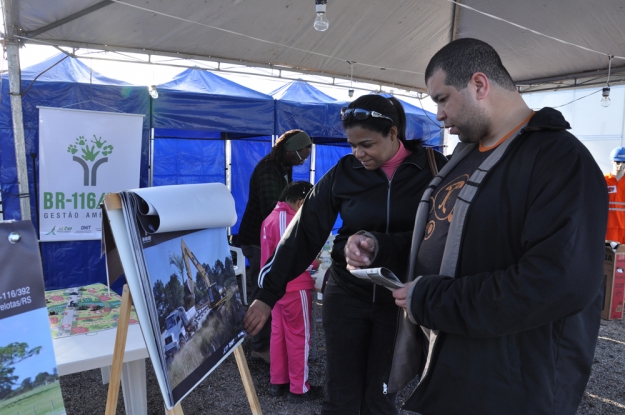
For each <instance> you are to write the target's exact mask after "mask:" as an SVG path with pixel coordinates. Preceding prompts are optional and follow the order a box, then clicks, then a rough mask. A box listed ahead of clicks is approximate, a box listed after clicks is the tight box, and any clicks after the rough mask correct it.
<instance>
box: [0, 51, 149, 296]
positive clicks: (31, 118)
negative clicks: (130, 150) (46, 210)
mask: <svg viewBox="0 0 625 415" xmlns="http://www.w3.org/2000/svg"><path fill="white" fill-rule="evenodd" d="M57 62H59V63H58V64H57V65H56V66H54V67H53V68H51V69H50V70H48V71H47V72H45V73H43V74H41V73H42V72H43V71H45V70H46V69H48V68H50V67H51V66H52V65H54V64H55V63H57ZM40 74H41V76H39V75H40ZM37 76H39V78H37V80H36V81H35V82H34V83H33V80H34V79H35V78H36V77H37ZM31 83H32V85H31ZM21 88H22V89H21V90H22V93H23V97H22V105H23V117H24V133H25V140H26V155H27V160H28V183H29V193H30V207H31V218H23V219H32V221H33V224H34V225H35V227H37V205H36V202H37V200H38V196H39V195H37V193H36V192H35V180H34V178H35V177H34V176H35V174H34V169H36V168H38V166H37V156H38V152H39V111H38V109H37V106H44V107H57V108H60V107H65V108H72V109H80V110H93V111H112V112H125V113H133V114H145V115H146V117H145V118H144V123H143V145H142V154H141V185H142V186H146V185H147V171H148V170H147V163H148V148H149V146H148V139H149V95H148V91H147V88H145V87H137V86H131V85H129V84H127V83H125V82H121V81H117V80H114V79H110V78H107V77H104V76H102V75H101V74H99V73H97V72H93V71H91V69H90V68H89V67H88V66H87V65H85V64H83V63H81V62H80V61H78V60H76V59H72V58H64V57H63V55H57V56H55V57H52V58H50V59H48V60H46V61H44V62H41V63H39V64H37V65H34V66H31V67H29V68H26V69H24V70H23V71H22V85H21ZM0 99H2V105H0V154H1V167H0V182H1V183H2V202H3V203H2V204H3V212H4V218H5V219H22V218H21V217H20V216H21V215H20V207H19V200H18V193H19V190H18V185H17V169H16V164H15V147H14V141H13V125H12V115H11V105H10V99H9V82H8V77H7V75H3V76H2V95H1V97H0ZM33 156H34V157H33ZM36 179H37V181H38V177H37V178H36ZM100 244H101V243H100V241H99V240H98V241H82V242H45V243H41V252H42V262H43V272H44V279H45V283H46V288H47V289H54V288H63V287H70V286H77V285H81V284H91V283H95V282H105V281H106V272H105V266H104V261H103V260H102V259H101V258H100Z"/></svg>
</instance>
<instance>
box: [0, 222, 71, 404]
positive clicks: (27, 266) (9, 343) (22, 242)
mask: <svg viewBox="0 0 625 415" xmlns="http://www.w3.org/2000/svg"><path fill="white" fill-rule="evenodd" d="M0 264H2V278H0V333H2V335H1V336H0V415H15V414H22V415H23V414H47V415H62V414H65V406H64V404H63V396H62V394H61V386H60V384H59V375H58V372H57V367H56V359H55V357H54V347H53V345H52V336H50V328H49V324H48V311H47V308H46V301H45V295H44V288H43V271H42V269H41V257H40V255H39V246H38V243H37V235H36V234H35V228H34V227H33V224H32V222H31V221H17V222H0Z"/></svg>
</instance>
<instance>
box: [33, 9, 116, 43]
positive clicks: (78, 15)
mask: <svg viewBox="0 0 625 415" xmlns="http://www.w3.org/2000/svg"><path fill="white" fill-rule="evenodd" d="M110 4H113V1H112V0H104V1H101V2H99V3H96V4H94V5H93V6H90V7H87V8H86V9H83V10H81V11H79V12H76V13H73V14H70V15H69V16H67V17H64V18H62V19H59V20H57V21H56V22H53V23H50V24H47V25H45V26H43V27H40V28H39V29H36V30H33V31H32V32H26V33H25V36H28V37H31V38H33V37H36V36H39V35H40V34H42V33H45V32H47V31H49V30H52V29H54V28H56V27H59V26H63V25H64V24H65V23H69V22H72V21H74V20H76V19H79V18H81V17H83V16H86V15H88V14H90V13H93V12H94V11H96V10H100V9H101V8H103V7H106V6H108V5H110Z"/></svg>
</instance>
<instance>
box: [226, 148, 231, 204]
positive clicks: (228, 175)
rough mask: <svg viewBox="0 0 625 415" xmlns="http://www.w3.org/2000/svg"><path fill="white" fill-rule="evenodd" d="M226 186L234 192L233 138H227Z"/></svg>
mask: <svg viewBox="0 0 625 415" xmlns="http://www.w3.org/2000/svg"><path fill="white" fill-rule="evenodd" d="M225 152H226V187H227V188H228V190H230V193H232V140H226V143H225Z"/></svg>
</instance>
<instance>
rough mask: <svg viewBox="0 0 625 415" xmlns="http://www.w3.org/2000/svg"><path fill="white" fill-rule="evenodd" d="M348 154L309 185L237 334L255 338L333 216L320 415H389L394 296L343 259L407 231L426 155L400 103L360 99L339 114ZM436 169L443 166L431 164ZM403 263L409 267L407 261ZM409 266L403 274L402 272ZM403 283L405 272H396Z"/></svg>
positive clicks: (424, 179) (441, 160)
mask: <svg viewBox="0 0 625 415" xmlns="http://www.w3.org/2000/svg"><path fill="white" fill-rule="evenodd" d="M341 120H342V123H343V127H344V128H345V132H346V134H347V141H348V143H349V144H350V146H351V148H352V154H351V155H347V156H345V157H343V158H341V159H340V160H339V161H338V163H337V164H336V165H335V166H334V167H333V168H332V169H330V170H329V171H328V172H327V173H326V174H325V175H324V176H323V177H322V178H321V179H320V180H319V182H318V183H317V184H316V185H315V187H314V188H313V190H312V191H311V193H309V195H308V197H307V199H306V201H305V202H304V205H303V206H302V208H301V209H300V211H299V213H298V215H296V216H295V218H294V219H293V221H292V222H291V226H290V227H289V229H287V231H286V233H285V234H284V237H283V239H282V240H281V242H280V244H279V245H278V247H277V248H276V251H275V253H274V256H273V257H272V258H270V259H269V260H268V261H267V264H266V265H265V266H264V267H263V269H262V270H261V273H260V275H259V280H258V281H259V287H260V288H261V289H260V290H259V295H258V296H257V301H255V302H254V303H253V304H252V305H251V306H250V309H249V310H248V313H247V314H246V317H245V320H244V324H245V328H246V330H248V332H250V333H252V334H254V333H255V332H256V331H257V330H260V327H262V325H263V324H264V319H265V318H266V315H267V313H268V310H269V309H270V307H273V305H274V304H275V302H276V301H277V300H279V299H280V297H282V295H284V291H285V287H286V284H287V283H288V282H289V280H290V279H291V278H293V276H297V275H299V274H301V273H302V272H303V271H304V270H305V269H306V267H308V265H309V264H310V263H311V262H312V260H313V259H314V258H315V256H316V255H317V253H318V252H319V251H320V250H321V248H322V247H323V245H324V243H325V241H326V239H327V237H328V235H329V234H330V232H331V230H332V226H333V225H334V223H335V220H336V218H337V216H338V214H339V213H340V215H341V218H342V219H343V225H342V226H341V228H340V229H339V232H338V234H337V235H336V237H335V239H334V247H333V249H332V261H333V263H332V266H331V267H330V269H329V272H330V276H329V279H328V281H327V283H326V287H325V292H324V298H323V308H322V317H323V327H324V332H325V339H326V375H325V376H326V377H325V380H326V383H325V398H324V402H323V412H322V413H323V414H324V415H329V414H341V415H346V414H380V415H382V414H384V415H388V414H396V413H397V408H396V406H395V394H389V393H387V390H386V384H387V382H388V377H389V370H390V367H391V358H392V352H393V343H394V340H395V331H396V327H397V319H398V316H399V308H398V307H397V306H396V305H395V302H394V299H393V297H392V295H391V292H390V291H389V290H387V289H385V288H383V287H379V286H376V285H373V284H371V283H370V282H367V281H363V280H361V279H359V278H356V277H354V276H353V275H352V274H351V273H350V272H349V271H348V270H347V269H346V261H345V256H344V252H343V249H344V247H345V243H346V241H347V238H348V237H349V236H350V235H352V234H354V233H356V232H359V231H375V232H387V233H392V232H401V231H412V228H413V225H414V220H415V214H416V211H417V206H418V204H419V200H420V198H421V194H422V193H423V191H424V189H425V187H426V186H427V185H428V183H429V182H430V180H431V179H432V170H431V169H430V167H429V165H428V157H427V155H426V151H425V149H424V148H423V146H422V145H421V143H420V142H419V141H418V140H410V141H408V140H406V137H405V134H406V115H405V113H404V109H403V107H402V105H401V103H400V102H399V101H398V100H397V99H395V98H393V97H390V98H386V97H384V96H381V95H366V96H362V97H360V98H358V99H356V100H355V101H353V102H352V103H350V104H349V106H348V107H347V108H343V110H342V111H341ZM434 158H435V160H436V164H437V165H438V167H442V166H443V165H444V164H445V162H446V161H447V160H446V159H445V157H444V156H443V155H442V154H440V153H435V156H434ZM406 262H407V261H406ZM406 265H407V264H406ZM393 271H394V272H395V273H396V274H397V275H398V276H400V278H401V277H402V276H403V275H405V270H404V269H393Z"/></svg>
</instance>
